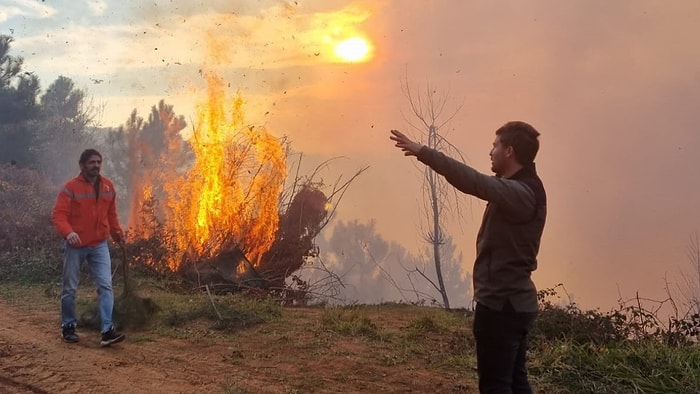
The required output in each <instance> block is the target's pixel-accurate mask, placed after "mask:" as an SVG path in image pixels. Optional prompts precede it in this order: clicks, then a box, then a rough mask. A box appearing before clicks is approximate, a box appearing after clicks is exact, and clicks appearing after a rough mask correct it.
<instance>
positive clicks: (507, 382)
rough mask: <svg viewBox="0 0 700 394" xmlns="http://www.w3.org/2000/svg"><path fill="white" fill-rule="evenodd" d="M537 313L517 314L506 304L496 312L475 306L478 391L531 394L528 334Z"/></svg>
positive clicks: (482, 306)
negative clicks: (526, 363)
mask: <svg viewBox="0 0 700 394" xmlns="http://www.w3.org/2000/svg"><path fill="white" fill-rule="evenodd" d="M536 316H537V313H534V312H532V313H529V312H516V311H515V310H514V309H513V307H512V306H511V304H510V302H507V303H506V305H505V307H504V308H503V310H500V311H496V310H493V309H489V308H488V307H486V306H485V305H482V304H479V303H477V304H476V308H475V310H474V339H476V363H477V369H478V374H479V392H480V393H482V394H484V393H489V394H511V393H518V394H531V393H532V388H531V387H530V382H529V381H528V379H527V368H526V365H525V362H526V353H527V334H528V332H529V331H530V328H531V327H532V324H533V323H534V321H535V317H536Z"/></svg>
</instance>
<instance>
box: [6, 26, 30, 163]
mask: <svg viewBox="0 0 700 394" xmlns="http://www.w3.org/2000/svg"><path fill="white" fill-rule="evenodd" d="M11 43H12V37H10V36H6V35H0V141H1V143H0V163H7V162H17V163H19V164H22V165H31V164H33V155H32V152H31V146H32V141H33V132H32V130H33V121H34V120H35V119H36V118H37V115H38V114H37V111H36V108H37V95H38V94H39V79H38V78H37V77H36V76H35V75H33V74H32V73H30V72H26V71H22V65H23V63H24V59H23V58H22V57H14V56H10V55H9V52H10V44H11Z"/></svg>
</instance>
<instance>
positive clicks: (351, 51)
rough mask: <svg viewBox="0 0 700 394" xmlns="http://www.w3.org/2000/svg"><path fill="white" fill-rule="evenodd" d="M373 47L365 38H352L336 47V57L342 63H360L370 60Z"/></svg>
mask: <svg viewBox="0 0 700 394" xmlns="http://www.w3.org/2000/svg"><path fill="white" fill-rule="evenodd" d="M371 49H372V47H371V46H370V44H369V42H367V40H365V39H364V38H360V37H352V38H348V39H347V40H345V41H341V42H339V43H338V44H336V45H335V48H334V52H335V55H336V56H337V57H338V58H339V59H340V60H342V61H345V62H349V63H359V62H362V61H365V60H368V59H369V57H370V52H371Z"/></svg>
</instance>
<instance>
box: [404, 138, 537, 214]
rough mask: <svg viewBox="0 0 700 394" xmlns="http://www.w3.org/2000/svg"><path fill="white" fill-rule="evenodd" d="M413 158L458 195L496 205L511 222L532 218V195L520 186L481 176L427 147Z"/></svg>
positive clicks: (501, 179) (516, 183)
mask: <svg viewBox="0 0 700 394" xmlns="http://www.w3.org/2000/svg"><path fill="white" fill-rule="evenodd" d="M417 157H418V160H419V161H421V162H422V163H424V164H426V165H428V166H429V167H430V168H432V169H433V170H434V171H435V172H437V173H438V174H440V175H442V176H444V177H445V179H446V180H447V182H449V183H450V184H451V185H452V186H454V187H455V188H457V189H458V190H460V191H461V192H463V193H466V194H470V195H472V196H475V197H478V198H480V199H482V200H486V201H488V202H492V203H494V204H496V205H498V206H499V207H500V208H501V209H503V210H505V211H506V212H508V213H509V214H510V215H512V217H513V219H516V220H518V219H526V218H528V217H530V216H532V211H533V209H535V193H534V192H533V191H532V190H531V189H530V188H529V187H528V186H527V185H525V184H524V183H523V182H519V181H516V180H512V179H506V178H500V177H496V176H490V175H484V174H482V173H480V172H478V171H476V170H475V169H473V168H471V167H469V166H468V165H466V164H464V163H462V162H459V161H457V160H455V159H453V158H451V157H448V156H446V155H445V154H444V153H441V152H438V151H436V150H434V149H431V148H428V147H427V146H424V147H423V148H421V150H420V152H418V156H417Z"/></svg>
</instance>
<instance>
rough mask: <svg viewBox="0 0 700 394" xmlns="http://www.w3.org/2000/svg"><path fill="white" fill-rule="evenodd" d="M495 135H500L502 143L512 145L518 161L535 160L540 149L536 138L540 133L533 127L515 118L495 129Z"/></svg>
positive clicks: (523, 163) (524, 162)
mask: <svg viewBox="0 0 700 394" xmlns="http://www.w3.org/2000/svg"><path fill="white" fill-rule="evenodd" d="M496 135H497V136H499V137H500V140H501V144H502V145H504V146H512V147H513V151H515V159H516V160H517V161H518V163H520V164H522V165H526V164H530V163H532V162H533V161H535V156H536V155H537V151H538V150H539V149H540V141H539V140H538V139H537V137H539V136H540V133H539V132H538V131H537V130H535V128H534V127H532V126H531V125H529V124H527V123H525V122H521V121H518V120H516V121H512V122H508V123H506V124H504V125H503V126H501V127H500V128H499V129H498V130H496Z"/></svg>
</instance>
